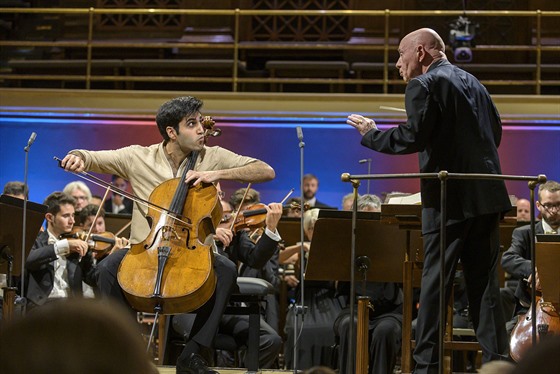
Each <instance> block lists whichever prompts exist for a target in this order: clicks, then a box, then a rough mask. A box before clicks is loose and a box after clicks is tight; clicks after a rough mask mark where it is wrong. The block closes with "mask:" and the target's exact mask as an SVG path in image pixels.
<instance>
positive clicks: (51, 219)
mask: <svg viewBox="0 0 560 374" xmlns="http://www.w3.org/2000/svg"><path fill="white" fill-rule="evenodd" d="M43 204H45V205H46V206H47V213H46V214H45V219H46V220H47V229H48V230H49V231H50V232H51V233H52V234H53V235H55V236H59V235H60V234H64V233H68V232H70V231H72V227H73V226H74V222H75V221H74V211H75V208H74V207H75V206H76V200H74V198H73V197H72V196H69V195H67V194H65V193H64V192H53V193H52V194H50V195H49V196H47V198H46V199H45V201H44V202H43Z"/></svg>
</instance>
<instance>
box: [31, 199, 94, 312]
mask: <svg viewBox="0 0 560 374" xmlns="http://www.w3.org/2000/svg"><path fill="white" fill-rule="evenodd" d="M44 204H45V205H47V207H48V208H47V213H46V214H45V219H46V220H47V230H46V231H43V232H41V233H39V235H38V236H37V239H36V240H35V243H34V244H33V247H32V248H31V251H30V252H29V256H28V257H27V259H26V261H25V273H26V277H27V278H26V279H27V281H26V285H27V289H26V290H25V296H26V297H27V306H28V308H34V307H37V306H40V305H43V304H45V303H47V302H50V301H54V300H60V299H64V298H67V297H71V296H82V295H83V288H82V281H84V282H86V283H87V284H89V285H91V286H95V279H94V276H95V267H94V265H93V258H92V256H91V253H89V252H88V245H87V243H86V242H85V241H83V240H81V239H60V236H61V235H62V234H65V233H69V232H71V231H72V227H73V226H74V210H75V206H76V200H74V198H73V197H72V196H69V195H67V194H65V193H63V192H54V193H52V194H50V195H49V196H48V197H47V198H46V200H45V201H44Z"/></svg>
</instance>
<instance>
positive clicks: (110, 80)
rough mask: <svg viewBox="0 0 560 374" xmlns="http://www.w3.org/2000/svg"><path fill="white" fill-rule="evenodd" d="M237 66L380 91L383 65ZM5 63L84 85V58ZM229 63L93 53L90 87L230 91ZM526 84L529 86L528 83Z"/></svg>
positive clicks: (314, 84)
mask: <svg viewBox="0 0 560 374" xmlns="http://www.w3.org/2000/svg"><path fill="white" fill-rule="evenodd" d="M237 66H238V70H237V74H238V77H240V78H267V77H268V78H276V81H274V80H271V81H269V82H267V81H264V80H261V81H260V82H257V83H252V84H251V83H243V84H242V85H240V87H238V88H239V90H241V91H260V92H263V91H265V92H266V91H272V92H283V91H287V92H300V91H307V92H309V91H311V92H332V93H334V92H337V93H342V92H358V93H360V92H364V91H367V92H382V86H383V74H384V67H385V65H384V64H383V63H380V62H353V63H348V62H346V61H324V60H322V61H283V60H269V61H268V62H267V63H266V64H265V70H264V71H253V70H249V69H247V66H246V64H245V62H243V61H240V62H239V63H238V65H237ZM9 67H10V69H11V71H12V73H13V74H14V76H13V77H14V78H15V79H13V80H9V81H10V82H12V83H14V82H15V85H17V86H21V87H56V88H83V87H84V86H85V85H84V81H85V75H86V68H87V61H86V60H10V61H9ZM462 67H463V68H464V69H465V70H467V71H469V72H471V73H473V74H474V75H475V76H477V77H479V78H480V79H488V80H500V79H501V80H504V79H509V80H518V79H524V80H531V79H535V76H536V74H535V73H536V66H535V65H534V64H511V65H509V64H507V65H504V64H466V65H462ZM233 68H234V61H233V60H231V59H196V60H193V59H122V60H121V59H95V60H92V61H91V77H92V80H91V81H92V84H91V87H92V88H107V89H147V90H169V89H175V90H185V89H187V90H191V91H198V90H202V91H231V90H232V81H231V77H232V75H233ZM388 72H389V74H388V78H389V79H396V80H398V79H399V76H398V72H397V70H396V68H394V67H393V66H389V69H388ZM19 75H22V78H24V77H25V76H29V75H42V76H43V77H41V79H17V76H19ZM115 77H120V79H119V78H115ZM347 78H350V79H354V80H356V82H355V83H350V84H348V83H346V84H345V83H342V82H341V81H340V80H342V79H347ZM541 78H542V79H543V80H547V79H548V80H556V81H558V80H560V64H554V65H553V64H547V65H542V66H541ZM364 80H368V82H364ZM13 85H14V84H12V86H13ZM400 87H403V86H402V85H401V86H400ZM506 88H507V87H506ZM512 88H513V87H512ZM525 88H527V89H528V90H529V92H531V91H530V90H531V89H532V87H531V86H526V87H525ZM395 92H396V91H395ZM401 92H402V88H401ZM491 92H492V90H491ZM511 93H515V92H511Z"/></svg>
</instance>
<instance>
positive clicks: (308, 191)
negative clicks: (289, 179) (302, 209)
mask: <svg viewBox="0 0 560 374" xmlns="http://www.w3.org/2000/svg"><path fill="white" fill-rule="evenodd" d="M318 189H319V179H317V177H316V176H315V175H313V174H305V175H304V176H303V198H304V199H305V200H311V199H313V198H314V197H315V194H317V190H318Z"/></svg>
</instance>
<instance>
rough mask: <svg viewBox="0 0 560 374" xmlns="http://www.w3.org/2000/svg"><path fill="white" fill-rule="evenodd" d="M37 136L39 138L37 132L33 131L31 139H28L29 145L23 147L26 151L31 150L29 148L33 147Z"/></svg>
mask: <svg viewBox="0 0 560 374" xmlns="http://www.w3.org/2000/svg"><path fill="white" fill-rule="evenodd" d="M36 138H37V133H36V132H32V133H31V136H30V137H29V140H28V141H27V145H26V146H25V148H23V150H24V151H25V152H29V148H31V145H33V142H35V139H36Z"/></svg>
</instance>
